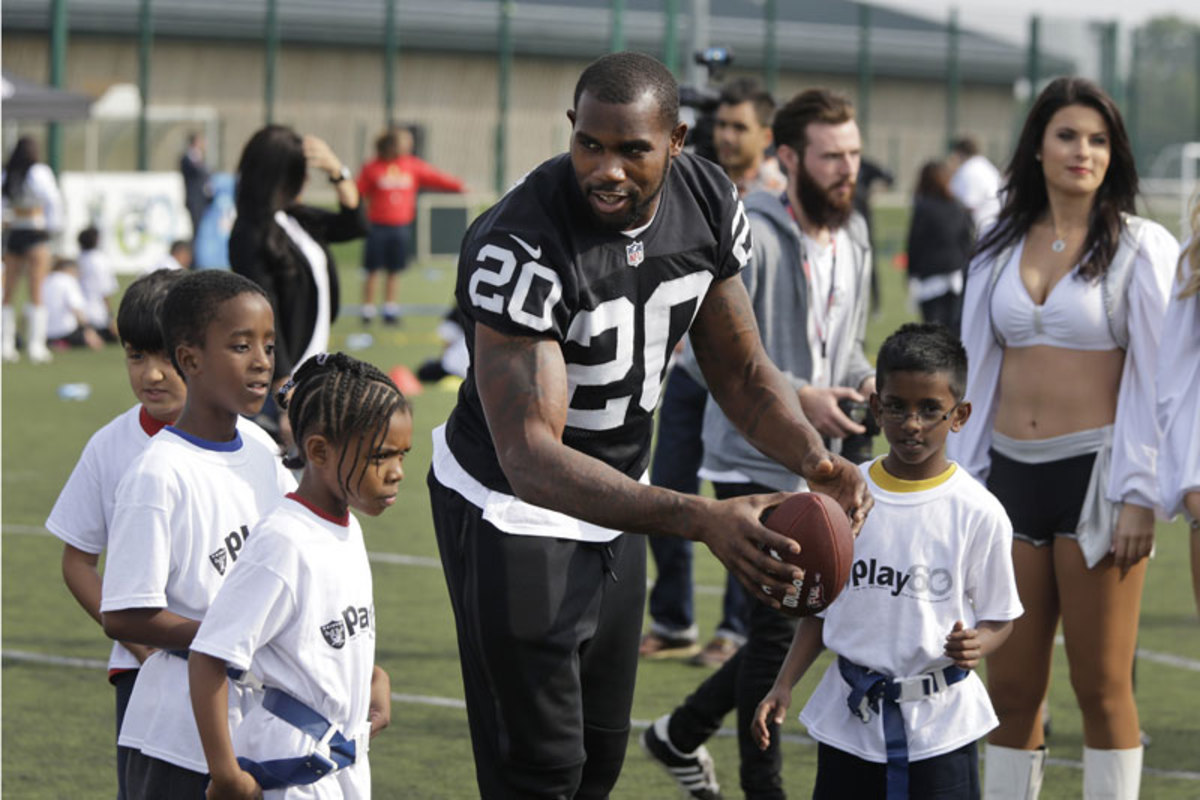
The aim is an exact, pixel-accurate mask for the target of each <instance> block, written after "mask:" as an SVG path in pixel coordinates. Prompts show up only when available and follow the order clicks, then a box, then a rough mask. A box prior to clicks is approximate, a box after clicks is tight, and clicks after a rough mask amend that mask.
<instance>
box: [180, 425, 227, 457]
mask: <svg viewBox="0 0 1200 800" xmlns="http://www.w3.org/2000/svg"><path fill="white" fill-rule="evenodd" d="M163 430H165V431H170V432H171V433H173V434H175V435H176V436H178V437H179V438H180V439H183V440H185V441H188V442H191V443H192V444H194V445H196V447H201V448H203V449H205V450H212V451H214V452H217V453H232V452H234V451H236V450H241V449H242V432H241V431H234V433H233V438H232V439H230V440H229V441H228V442H214V441H212V440H210V439H201V438H200V437H199V436H193V435H192V434H190V433H184V432H183V431H181V430H179V429H178V428H176V427H175V426H173V425H168V426H167V427H165V428H163Z"/></svg>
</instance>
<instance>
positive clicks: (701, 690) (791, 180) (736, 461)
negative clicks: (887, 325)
mask: <svg viewBox="0 0 1200 800" xmlns="http://www.w3.org/2000/svg"><path fill="white" fill-rule="evenodd" d="M772 130H773V133H774V138H775V144H776V147H777V151H776V154H777V156H778V159H779V163H780V166H781V167H783V168H784V170H785V171H786V173H787V179H788V181H787V189H786V191H785V192H784V193H783V194H782V195H780V194H772V193H768V192H764V191H758V192H752V193H751V194H749V195H747V196H746V197H745V199H744V202H745V206H746V213H747V215H748V217H749V220H750V227H751V230H752V235H753V241H754V249H753V254H752V256H751V259H750V262H749V264H748V265H747V266H746V268H745V269H743V270H742V273H741V275H742V280H743V281H744V282H745V284H746V289H747V291H748V293H749V295H750V299H751V302H752V303H753V306H754V314H755V317H756V318H757V320H758V327H759V331H760V333H761V335H762V340H763V345H764V347H765V348H766V351H767V355H769V356H770V358H771V360H772V361H773V362H774V363H775V365H776V366H778V367H779V369H780V371H781V372H782V373H783V374H784V376H785V377H786V378H787V379H788V380H789V381H790V382H791V383H792V386H793V387H794V388H795V389H796V392H797V394H798V395H799V398H800V403H801V405H802V406H803V408H804V413H805V415H806V416H807V417H808V419H809V420H810V421H811V422H812V424H813V426H814V427H816V429H817V430H818V431H820V433H821V434H822V435H823V436H825V437H826V438H827V439H830V440H831V441H834V442H835V443H836V440H840V439H842V438H844V437H846V436H848V435H850V434H856V433H863V432H864V430H865V428H864V427H863V426H862V425H861V424H859V422H858V421H856V420H855V419H852V418H851V417H850V416H847V414H846V413H845V411H844V410H843V408H842V407H841V406H840V405H839V402H840V401H849V405H850V408H851V409H853V408H854V407H855V405H858V406H859V407H860V408H861V407H865V403H866V401H867V398H869V397H870V395H871V394H872V393H873V392H874V391H875V377H874V375H875V372H874V368H873V367H872V366H871V365H870V363H869V362H868V361H867V358H866V355H865V354H864V352H863V339H864V337H865V335H866V326H867V316H868V314H869V310H870V299H871V292H870V286H871V246H870V241H869V239H868V236H867V226H866V223H865V221H864V220H863V218H862V217H861V216H860V215H859V214H858V213H857V212H855V211H854V206H853V200H854V183H855V179H856V176H857V175H858V168H859V162H860V161H861V154H862V140H861V136H860V134H859V130H858V124H857V123H856V122H855V119H854V107H853V106H852V105H851V104H850V101H849V100H848V99H846V98H845V97H844V96H843V95H840V94H838V93H836V92H832V91H830V90H828V89H810V90H808V91H805V92H801V93H800V94H798V95H796V96H795V97H794V98H792V100H791V101H790V102H789V103H788V104H787V105H786V106H784V107H783V108H781V109H779V110H778V111H777V112H776V114H775V120H774V123H773V125H772ZM860 404H861V405H860ZM860 419H861V417H860ZM700 477H702V478H706V479H708V480H710V481H712V483H713V488H714V489H715V491H716V495H717V497H718V498H725V497H736V496H740V495H750V494H762V493H769V492H775V491H802V490H804V489H806V486H805V484H804V481H803V479H801V478H800V477H799V476H798V475H796V474H795V473H793V472H791V471H789V470H788V469H787V468H786V467H784V466H782V465H781V464H779V463H778V462H775V461H773V460H771V459H770V458H768V457H767V456H765V455H763V454H762V453H760V452H759V451H758V450H757V449H756V448H755V447H754V446H753V445H752V444H750V443H749V442H747V441H746V440H745V438H743V437H742V435H741V434H740V433H739V432H738V431H737V429H736V428H734V426H733V425H732V424H731V423H730V422H729V420H728V419H726V418H725V415H724V414H723V413H722V412H721V410H720V408H719V407H717V406H716V404H714V403H711V402H710V403H709V404H708V406H707V408H706V409H705V413H704V461H703V465H702V467H701V470H700ZM794 630H795V619H794V618H793V617H788V616H785V615H783V614H781V613H780V612H778V611H774V610H772V609H770V608H769V607H767V606H766V605H762V604H755V607H754V608H753V609H752V610H751V612H750V631H749V638H748V640H747V642H746V644H745V645H744V646H743V647H742V648H741V649H740V650H738V652H737V653H736V654H735V655H734V656H733V657H732V658H730V659H729V660H728V661H727V662H725V664H724V665H723V666H722V667H721V668H720V669H719V670H718V671H717V672H715V673H714V674H713V675H712V676H710V677H709V678H708V679H707V680H706V681H705V682H704V683H702V684H701V685H700V686H699V687H698V688H697V689H696V691H695V692H693V693H692V694H691V695H690V696H689V697H688V698H687V699H686V700H685V701H684V703H683V704H682V705H681V706H679V707H678V708H676V709H675V711H673V712H672V713H671V714H667V715H665V716H663V717H660V718H659V719H658V720H656V721H655V723H654V725H652V726H651V727H650V728H648V729H647V730H646V732H645V733H644V734H643V737H642V745H643V747H644V748H645V750H646V752H647V753H648V754H649V755H650V756H651V758H653V759H654V760H655V761H658V762H659V763H660V764H661V765H662V766H664V767H665V768H666V769H667V770H668V771H669V772H670V773H671V774H672V775H673V776H674V777H675V778H676V780H677V781H678V782H679V784H680V786H681V787H682V788H683V790H684V791H685V793H687V794H688V795H689V796H691V797H694V798H699V799H700V800H713V799H714V798H719V797H720V796H721V795H720V789H719V786H718V783H717V780H716V775H715V769H714V767H713V764H712V759H711V757H710V756H709V754H708V751H707V748H705V747H704V744H703V742H704V741H705V740H707V739H708V737H709V736H711V735H712V734H713V733H714V732H716V730H717V729H718V728H719V727H720V725H721V721H722V719H723V717H724V716H725V714H726V713H728V712H729V711H731V710H732V709H734V708H737V711H738V741H739V749H740V753H741V787H742V790H743V791H744V792H745V795H746V797H747V798H753V799H754V800H758V798H782V797H784V796H785V794H784V791H783V787H782V781H781V777H780V768H781V763H782V759H781V756H780V752H779V744H778V742H779V734H778V731H777V730H775V731H772V735H771V745H770V747H769V748H768V749H767V750H766V751H760V750H759V748H758V746H757V745H756V744H755V743H754V741H753V740H752V739H751V736H750V723H751V721H752V719H753V715H754V710H755V708H756V706H757V705H758V702H759V700H761V699H762V698H763V697H764V696H765V695H766V694H767V692H769V691H770V689H771V685H772V683H773V682H774V680H775V675H776V673H777V672H778V670H779V666H780V665H781V664H782V663H783V660H784V656H785V655H786V654H787V650H788V646H789V645H790V644H791V641H792V634H793V632H794Z"/></svg>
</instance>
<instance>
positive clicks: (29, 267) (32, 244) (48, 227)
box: [0, 136, 63, 364]
mask: <svg viewBox="0 0 1200 800" xmlns="http://www.w3.org/2000/svg"><path fill="white" fill-rule="evenodd" d="M0 196H2V197H3V205H4V306H3V314H2V317H3V319H2V320H0V333H2V336H0V339H2V341H3V347H2V348H0V349H2V351H3V353H2V354H3V358H4V360H5V361H16V360H17V359H18V357H19V356H18V355H17V315H16V312H15V311H14V310H13V307H12V301H13V296H14V295H15V294H16V290H17V282H18V281H19V280H20V279H21V276H22V275H28V278H26V280H27V281H29V304H28V305H26V306H25V316H26V324H27V327H26V337H27V339H28V341H27V343H26V349H27V350H28V352H29V360H30V361H32V362H33V363H35V364H40V363H44V362H47V361H49V360H50V350H49V349H48V348H47V347H46V322H47V315H46V306H45V305H43V304H42V283H43V282H44V281H45V280H46V276H47V275H49V274H50V263H51V255H50V244H49V242H50V237H51V236H52V235H54V234H56V233H58V231H59V230H60V229H61V228H62V216H63V199H62V194H61V193H60V192H59V190H58V184H57V183H55V180H54V171H53V170H51V169H50V167H48V166H46V165H45V164H43V163H41V161H40V160H39V159H38V147H37V143H36V142H34V141H33V139H31V138H29V137H28V136H22V137H21V138H20V139H18V140H17V144H16V147H14V148H13V152H12V155H11V156H10V157H9V159H8V163H6V164H5V165H4V178H3V183H2V187H0Z"/></svg>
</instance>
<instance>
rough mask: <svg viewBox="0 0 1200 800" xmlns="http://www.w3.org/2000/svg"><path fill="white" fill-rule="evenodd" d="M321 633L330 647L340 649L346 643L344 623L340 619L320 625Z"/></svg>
mask: <svg viewBox="0 0 1200 800" xmlns="http://www.w3.org/2000/svg"><path fill="white" fill-rule="evenodd" d="M321 635H322V636H324V637H325V641H326V642H327V643H328V644H329V646H330V647H332V648H334V649H335V650H341V649H342V647H344V646H345V644H346V625H345V624H344V623H343V622H342V621H341V620H340V619H335V620H334V621H333V622H326V623H325V624H324V625H322V626H321Z"/></svg>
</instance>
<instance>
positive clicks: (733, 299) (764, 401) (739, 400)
mask: <svg viewBox="0 0 1200 800" xmlns="http://www.w3.org/2000/svg"><path fill="white" fill-rule="evenodd" d="M691 337H692V347H693V348H694V349H695V352H696V361H697V362H698V363H699V364H700V368H701V370H703V372H704V377H705V380H706V381H707V382H708V387H709V390H710V391H711V392H712V395H713V398H714V399H715V400H716V401H717V403H718V404H719V405H720V406H721V410H722V411H724V412H725V416H727V417H728V418H729V420H730V422H732V423H733V424H734V425H735V426H736V427H737V428H738V430H740V431H741V432H742V434H743V435H744V436H745V437H746V439H747V440H749V441H750V443H751V444H753V445H754V446H755V447H757V448H758V449H759V450H760V451H762V453H763V454H764V455H766V456H768V457H769V458H771V459H772V460H774V461H777V462H779V463H780V464H783V465H784V466H785V467H787V468H788V469H790V470H792V471H793V472H795V473H796V474H797V475H801V476H803V477H804V478H805V479H806V480H807V481H808V483H809V486H810V487H811V488H812V489H814V490H815V491H819V492H823V493H825V494H828V495H831V496H832V497H834V498H836V499H837V500H838V502H839V503H841V505H842V507H843V508H845V509H847V511H848V512H849V513H850V515H851V521H852V524H853V527H854V530H855V532H856V533H857V532H858V530H859V529H860V528H861V527H862V523H863V522H864V521H865V520H866V514H867V511H868V510H869V509H870V507H871V505H872V501H871V496H870V494H869V493H868V492H867V486H866V482H865V481H864V480H863V478H862V475H861V474H860V473H859V471H858V469H857V468H855V467H854V465H853V464H851V463H850V462H848V461H846V460H845V459H844V458H841V457H840V456H835V455H832V454H831V453H829V452H828V451H827V450H826V449H825V445H824V444H823V443H822V441H821V437H820V434H818V433H817V431H816V429H815V428H813V426H812V425H811V424H810V423H809V421H808V419H807V418H806V417H805V415H804V410H803V409H802V408H801V406H800V400H799V398H798V396H797V395H796V392H795V390H794V389H793V388H792V386H791V384H789V383H788V381H787V379H786V378H784V376H783V374H782V373H781V372H780V371H779V369H778V368H777V367H776V366H775V365H774V364H773V363H772V362H771V360H770V358H768V357H767V354H766V351H765V350H764V349H763V346H762V340H761V339H760V337H759V333H758V325H757V323H756V322H755V319H754V309H753V307H752V306H751V304H750V297H749V295H747V294H746V287H745V286H744V285H743V284H742V282H741V281H740V280H738V279H736V278H729V279H726V280H722V281H717V282H716V283H714V284H713V285H712V288H711V289H709V292H708V295H707V296H706V297H705V299H704V303H703V304H701V306H700V311H699V313H698V315H697V317H696V322H695V324H694V325H693V326H692V330H691Z"/></svg>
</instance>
